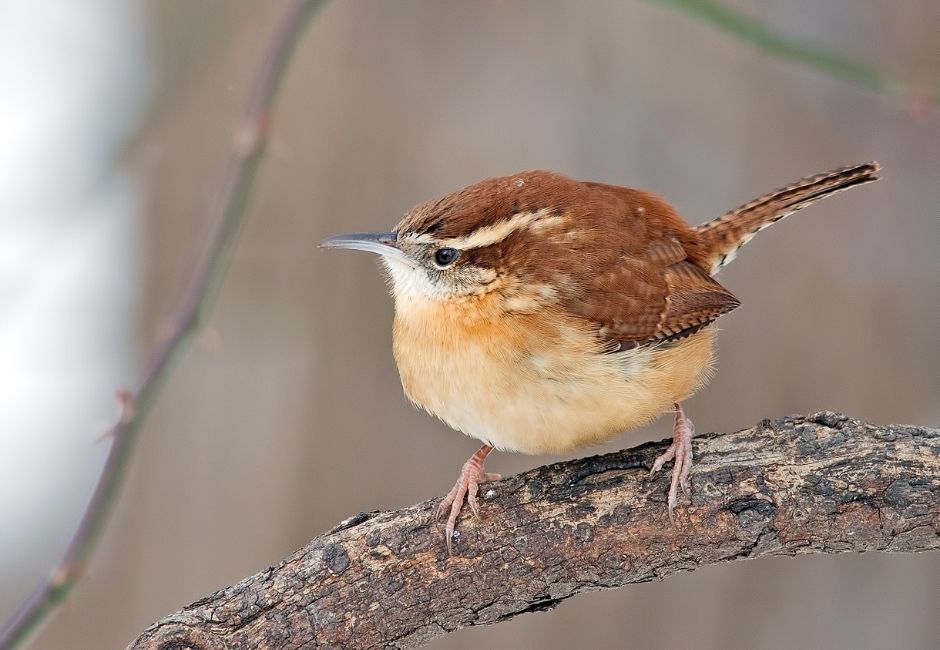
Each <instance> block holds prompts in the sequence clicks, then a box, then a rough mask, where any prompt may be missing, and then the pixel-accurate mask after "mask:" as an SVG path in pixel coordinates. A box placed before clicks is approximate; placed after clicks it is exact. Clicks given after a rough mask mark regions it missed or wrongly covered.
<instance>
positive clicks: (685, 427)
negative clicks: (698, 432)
mask: <svg viewBox="0 0 940 650" xmlns="http://www.w3.org/2000/svg"><path fill="white" fill-rule="evenodd" d="M675 406H676V426H675V428H674V429H673V431H672V444H671V445H670V446H669V449H667V450H666V451H665V452H664V453H662V454H661V455H659V456H657V458H656V460H655V461H654V462H653V469H652V470H650V476H652V475H653V474H655V473H656V472H658V471H659V470H660V469H662V466H663V465H664V464H665V463H666V462H667V461H670V460H672V459H673V458H675V459H676V462H675V464H674V465H673V467H672V483H671V484H670V486H669V499H668V501H667V504H668V509H669V519H670V520H672V521H673V522H675V520H676V519H675V514H674V511H675V509H676V500H677V499H678V497H679V488H680V487H681V488H682V491H683V492H684V493H685V494H688V493H689V470H690V469H691V468H692V436H693V435H695V427H694V426H692V421H691V420H690V419H689V418H687V417H685V413H683V412H682V407H681V406H679V404H676V405H675Z"/></svg>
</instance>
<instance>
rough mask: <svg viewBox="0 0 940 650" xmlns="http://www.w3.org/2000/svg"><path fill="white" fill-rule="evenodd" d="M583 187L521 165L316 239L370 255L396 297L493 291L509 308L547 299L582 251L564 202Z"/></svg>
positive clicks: (442, 297) (448, 297)
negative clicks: (378, 222)
mask: <svg viewBox="0 0 940 650" xmlns="http://www.w3.org/2000/svg"><path fill="white" fill-rule="evenodd" d="M583 193H584V192H583V189H582V184H581V183H578V182H576V181H572V180H570V179H568V178H565V177H563V176H559V175H557V174H552V173H549V172H542V171H534V172H522V173H519V174H515V175H513V176H507V177H502V178H493V179H489V180H485V181H481V182H479V183H477V184H475V185H471V186H469V187H466V188H464V189H462V190H458V191H457V192H454V193H452V194H449V195H447V196H445V197H443V198H441V199H439V200H436V201H428V202H426V203H423V204H421V205H419V206H417V207H416V208H414V209H413V210H411V211H410V212H408V214H406V215H405V218H404V219H402V221H401V222H400V223H399V224H398V225H397V226H396V227H395V230H393V231H391V232H384V233H352V234H348V235H339V236H336V237H331V238H330V239H327V240H326V241H324V242H323V243H322V244H320V245H321V247H324V248H347V249H354V250H363V251H368V252H371V253H376V254H378V255H379V256H380V257H381V259H382V262H383V263H384V264H385V266H386V267H387V268H388V271H389V274H390V276H391V279H392V293H393V295H394V296H395V299H396V302H401V301H403V300H409V299H421V300H434V301H442V302H447V301H454V300H464V299H466V298H468V297H471V296H481V295H485V294H488V293H491V292H493V291H499V292H501V293H502V294H503V295H504V296H505V297H506V298H507V300H513V301H514V302H512V303H511V304H510V305H509V307H513V306H515V307H523V306H524V304H525V303H527V302H532V298H531V297H537V296H542V297H543V298H550V297H551V295H552V294H553V293H554V291H555V286H556V284H557V282H559V281H561V280H562V278H561V277H560V276H562V275H566V271H568V270H571V269H572V263H577V257H578V256H579V255H580V254H581V253H582V252H583V251H582V250H581V249H582V248H583V247H584V244H586V243H587V242H586V241H585V239H586V238H585V237H583V236H580V235H583V234H586V233H584V232H582V231H581V230H580V229H579V228H577V227H573V226H574V225H575V224H574V223H573V222H572V219H573V218H574V215H573V213H572V210H571V209H570V208H571V207H572V206H573V205H577V204H578V203H579V201H581V202H583V198H584V197H583V196H582V195H583ZM579 233H580V235H579ZM587 239H589V238H587ZM523 296H530V298H524V297H523Z"/></svg>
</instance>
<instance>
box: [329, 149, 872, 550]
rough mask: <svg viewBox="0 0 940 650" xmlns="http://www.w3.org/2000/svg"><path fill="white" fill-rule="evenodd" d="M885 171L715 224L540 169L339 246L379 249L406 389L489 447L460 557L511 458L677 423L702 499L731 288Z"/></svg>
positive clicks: (802, 189) (475, 462) (841, 175)
mask: <svg viewBox="0 0 940 650" xmlns="http://www.w3.org/2000/svg"><path fill="white" fill-rule="evenodd" d="M879 171H880V166H879V165H878V163H876V162H868V163H863V164H858V165H851V166H847V167H842V168H840V169H835V170H833V171H829V172H824V173H820V174H816V175H813V176H807V177H805V178H803V179H801V180H799V181H797V182H795V183H792V184H790V185H787V186H786V187H783V188H781V189H778V190H775V191H772V192H769V193H767V194H764V195H763V196H761V197H759V198H757V199H755V200H753V201H751V202H749V203H746V204H744V205H742V206H740V207H738V208H737V209H734V210H732V211H730V212H727V213H726V214H723V215H721V216H719V217H718V218H716V219H713V220H711V221H707V222H705V223H703V224H701V225H698V226H692V225H689V224H688V223H687V222H686V221H685V220H684V219H683V218H682V217H681V216H680V215H679V214H678V213H677V211H676V210H675V209H674V208H673V207H672V206H671V205H670V204H668V203H667V202H666V201H665V200H663V199H662V198H660V197H659V196H657V195H656V194H653V193H651V192H647V191H643V190H638V189H631V188H627V187H620V186H617V185H609V184H604V183H597V182H588V181H579V180H574V179H571V178H568V177H566V176H563V175H560V174H556V173H553V172H548V171H539V170H536V171H523V172H519V173H516V174H513V175H510V176H502V177H497V178H490V179H487V180H483V181H480V182H478V183H475V184H473V185H470V186H468V187H465V188H463V189H461V190H458V191H456V192H453V193H451V194H448V195H446V196H444V197H442V198H439V199H436V200H431V201H427V202H425V203H422V204H420V205H418V206H417V207H415V208H413V209H412V210H410V211H409V212H407V213H406V214H405V216H404V218H403V219H402V220H401V221H400V222H399V223H398V225H397V226H395V228H394V230H392V231H390V232H369V233H351V234H345V235H338V236H335V237H331V238H329V239H326V240H324V241H323V242H322V243H321V247H323V248H338V249H353V250H361V251H367V252H370V253H375V254H377V255H378V256H379V258H380V260H381V262H382V264H383V265H384V267H385V269H386V270H387V272H388V276H389V278H390V282H389V285H390V292H391V294H392V296H393V298H394V305H395V316H394V323H393V328H392V343H393V345H392V347H393V352H394V358H395V361H396V364H397V366H398V370H399V375H400V378H401V383H402V386H403V388H404V392H405V395H406V396H407V397H408V399H409V400H410V401H411V402H413V403H414V404H415V405H417V406H418V407H421V408H423V409H425V410H426V411H428V412H429V413H430V414H432V415H435V416H437V417H438V418H440V419H441V420H442V421H443V422H444V423H446V424H447V425H449V426H450V427H451V428H453V429H455V430H456V431H459V432H462V433H464V434H466V435H468V436H471V437H473V438H476V439H477V440H479V441H480V442H482V446H481V447H480V448H479V449H478V450H477V451H476V452H475V453H474V454H473V455H472V456H471V457H470V458H469V459H468V460H467V462H466V463H464V465H463V467H462V468H461V470H460V473H459V476H458V479H457V482H456V483H455V484H454V487H453V488H452V489H451V490H450V492H449V493H448V494H447V495H446V496H445V497H444V498H443V500H442V501H441V502H440V505H439V508H438V513H437V516H438V519H442V518H443V516H444V515H447V521H446V524H445V530H444V532H445V540H446V545H447V551H448V554H452V552H453V548H452V539H453V537H454V533H455V529H456V525H457V519H458V516H459V515H460V513H461V511H462V509H463V507H464V504H465V503H466V504H467V505H469V507H470V509H471V510H472V512H473V513H474V514H475V515H477V516H479V506H478V502H477V495H478V492H479V489H480V485H482V484H485V483H488V482H491V481H495V480H498V479H499V478H500V476H499V474H494V473H490V472H487V471H486V469H485V466H484V463H485V460H486V458H487V457H488V456H489V454H490V453H491V452H492V451H493V450H494V449H498V450H505V451H512V452H520V453H524V454H563V453H566V452H569V451H571V450H574V449H577V448H580V447H585V446H589V445H593V444H597V443H602V442H606V441H608V440H611V439H613V438H615V437H616V436H618V435H620V434H622V433H624V432H627V431H630V430H631V429H635V428H637V427H639V426H642V425H645V424H648V423H650V422H652V421H653V420H655V419H656V418H658V417H660V416H661V415H663V414H664V413H667V412H669V411H672V412H673V413H674V415H675V418H674V426H673V438H672V444H671V445H670V446H669V448H668V449H667V450H666V451H665V452H664V453H662V454H661V455H659V456H658V457H657V458H656V459H655V460H654V462H653V464H652V467H651V471H650V474H651V475H653V474H655V473H656V472H658V471H659V470H660V469H661V468H662V467H663V466H664V465H665V463H667V462H669V461H673V469H672V474H671V481H670V485H669V490H668V497H667V510H668V514H669V517H670V519H672V520H673V521H675V520H674V517H675V508H676V505H677V503H678V494H679V490H680V488H681V490H682V491H683V493H686V494H687V493H688V492H689V472H690V469H691V467H692V444H691V440H692V436H693V435H694V426H693V424H692V422H691V420H690V419H689V418H688V417H687V416H686V415H685V413H684V411H683V408H682V402H684V401H685V400H687V399H688V398H689V397H690V396H692V395H693V394H694V393H695V392H696V391H698V390H699V389H700V388H702V387H703V386H704V385H705V384H706V383H707V382H708V380H709V379H710V378H711V376H712V374H713V365H714V361H715V334H716V331H715V321H716V320H717V319H718V318H719V317H720V316H722V315H723V314H726V313H728V312H730V311H731V310H733V309H735V308H736V307H738V306H739V305H740V302H739V300H738V299H737V298H736V297H735V296H734V294H732V293H731V292H730V291H729V290H728V289H726V288H725V287H724V286H722V285H721V284H720V283H719V282H718V280H717V279H716V275H717V274H718V272H719V271H720V270H721V269H722V268H723V267H724V266H726V265H727V264H729V263H730V262H731V261H732V260H734V259H735V257H736V255H737V253H738V251H739V249H740V248H741V247H742V246H743V245H744V244H746V243H747V242H748V241H749V240H750V239H751V238H752V237H753V236H754V235H755V234H757V233H758V232H759V231H761V230H763V229H764V228H767V227H768V226H770V225H771V224H773V223H776V222H777V221H779V220H780V219H783V218H784V217H786V216H788V215H790V214H792V213H794V212H796V211H798V210H800V209H802V208H805V207H807V206H809V205H811V204H813V203H816V202H817V201H819V200H821V199H823V198H825V197H828V196H831V195H833V194H836V193H838V192H842V191H844V190H847V189H850V188H853V187H856V186H859V185H864V184H867V183H870V182H872V181H875V180H877V179H878V178H879V177H878V172H879Z"/></svg>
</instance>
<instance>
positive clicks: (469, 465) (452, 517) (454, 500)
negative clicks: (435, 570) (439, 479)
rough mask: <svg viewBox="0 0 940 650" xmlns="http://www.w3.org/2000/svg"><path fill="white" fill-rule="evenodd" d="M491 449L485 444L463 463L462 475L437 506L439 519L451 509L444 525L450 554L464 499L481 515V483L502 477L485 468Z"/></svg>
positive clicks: (475, 512)
mask: <svg viewBox="0 0 940 650" xmlns="http://www.w3.org/2000/svg"><path fill="white" fill-rule="evenodd" d="M491 451H493V448H492V447H491V446H490V445H483V446H482V447H480V448H479V449H478V450H477V452H476V453H475V454H473V456H471V457H470V459H469V460H468V461H467V462H466V463H464V464H463V467H462V468H461V470H460V477H459V478H458V479H457V482H456V483H455V484H454V487H453V488H451V490H450V492H448V493H447V496H446V497H444V499H443V500H442V501H441V504H440V505H439V506H438V507H437V518H438V519H440V518H441V517H443V516H444V513H446V512H448V510H449V511H450V514H449V515H448V517H447V525H446V526H445V527H444V531H445V534H446V535H447V554H448V555H453V552H452V551H453V549H452V548H451V545H452V542H451V540H452V539H453V537H454V529H455V528H456V527H457V515H459V514H460V511H461V510H462V509H463V503H464V499H465V498H466V500H467V503H468V504H470V509H471V510H472V511H473V514H474V515H476V516H477V517H479V516H480V508H479V506H478V505H477V492H478V491H479V489H480V484H481V483H488V482H490V481H498V480H499V479H500V478H501V477H500V475H499V474H490V473H487V472H486V471H485V470H484V469H483V463H484V461H486V457H487V456H488V455H489V453H490V452H491Z"/></svg>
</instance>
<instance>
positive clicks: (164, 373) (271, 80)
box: [0, 0, 326, 650]
mask: <svg viewBox="0 0 940 650" xmlns="http://www.w3.org/2000/svg"><path fill="white" fill-rule="evenodd" d="M325 1H326V0H295V1H294V2H293V3H292V4H291V6H290V7H289V8H288V10H287V12H286V13H285V14H284V17H283V18H282V19H281V23H280V25H279V26H278V29H277V31H276V32H275V34H274V36H273V37H272V38H271V41H270V43H269V45H268V50H267V54H266V55H265V58H264V61H263V63H262V66H261V69H260V71H259V72H258V76H257V81H256V84H255V87H254V91H253V92H252V95H251V100H250V102H249V104H248V107H247V110H246V112H245V115H244V118H243V121H242V124H241V126H240V127H239V130H238V132H237V134H236V141H235V145H234V148H233V152H232V156H231V159H230V160H229V165H228V169H227V171H226V175H225V180H224V184H223V186H222V190H221V192H220V197H219V202H218V204H217V206H216V208H215V214H214V217H213V224H214V225H213V229H212V232H211V235H210V238H209V241H208V244H207V246H206V249H205V251H204V253H203V255H202V257H201V259H200V260H199V264H198V266H197V268H196V271H195V273H194V275H193V279H192V282H191V284H190V286H189V288H188V290H187V291H186V293H185V294H184V296H183V299H182V301H181V302H180V306H179V310H178V312H177V315H176V317H175V319H174V326H173V329H172V332H171V334H170V335H169V336H168V337H167V338H166V339H164V340H163V341H162V343H160V344H159V345H158V346H157V347H156V349H154V351H153V353H152V354H151V355H150V357H149V359H148V361H147V363H146V365H145V367H144V371H143V373H142V376H141V379H140V383H139V385H138V388H137V390H136V391H135V392H133V393H127V392H123V393H122V395H123V398H122V411H123V413H122V417H121V419H120V421H119V422H118V423H117V424H116V425H115V426H114V429H113V430H112V432H111V437H112V439H113V442H112V444H111V449H110V451H109V452H108V457H107V460H106V461H105V464H104V468H103V469H102V471H101V476H100V477H99V479H98V483H97V485H96V486H95V491H94V494H93V495H92V497H91V501H90V502H89V504H88V507H87V508H86V510H85V514H84V515H83V516H82V519H81V522H80V523H79V525H78V528H77V529H76V531H75V534H74V536H73V537H72V540H71V542H70V543H69V546H68V549H67V550H66V552H65V555H64V556H63V557H62V559H61V561H60V562H59V563H58V564H57V565H56V567H55V568H54V569H53V570H52V572H51V573H50V576H49V578H48V579H47V580H46V581H44V582H43V583H41V584H40V585H39V586H38V587H37V588H36V589H35V590H34V591H33V592H32V593H31V594H30V595H29V596H28V597H27V598H26V600H24V601H23V603H22V604H21V605H20V606H19V608H18V609H17V611H16V612H15V613H14V615H13V617H12V618H11V619H10V620H9V621H8V622H7V623H6V624H5V625H4V626H3V628H2V629H0V650H8V649H10V648H15V647H18V646H19V645H20V644H22V643H24V642H25V641H26V640H27V639H28V638H29V637H30V636H31V634H32V633H33V632H35V631H36V630H37V629H38V627H39V626H40V624H42V623H43V622H44V621H45V620H46V619H47V618H48V617H49V615H50V614H51V613H52V612H53V611H54V610H55V608H56V607H57V606H58V605H59V604H60V603H61V602H62V600H63V599H64V598H65V597H66V596H67V595H68V594H69V592H70V591H71V590H72V587H74V586H75V583H76V581H77V580H78V579H79V578H80V577H81V576H82V575H83V573H84V571H85V568H86V566H87V564H88V561H89V559H90V557H91V555H92V553H93V551H94V549H95V547H96V545H97V543H98V541H99V539H100V537H101V533H102V532H103V530H104V527H105V525H106V524H107V522H108V518H109V516H110V514H111V511H112V510H113V506H114V503H115V500H116V498H117V495H118V494H119V492H120V488H121V485H122V483H123V478H124V474H125V471H126V469H127V465H128V460H129V459H130V456H131V452H132V451H133V448H134V443H135V442H136V441H137V437H138V434H139V432H140V429H141V427H142V425H143V423H144V422H145V421H146V418H147V415H148V414H149V413H150V411H151V409H152V407H153V405H154V403H155V402H156V400H157V397H158V396H159V393H160V389H161V388H162V386H163V384H164V383H165V381H166V380H167V378H168V377H169V375H170V374H171V373H172V371H173V369H174V367H175V365H176V363H177V362H178V361H179V360H180V358H181V357H182V354H183V352H184V351H185V350H186V348H187V344H188V343H189V342H190V341H191V340H192V338H193V336H194V334H196V333H197V332H198V331H199V328H200V327H201V326H202V325H203V323H204V322H205V320H206V319H207V317H208V315H209V313H210V312H211V310H212V307H213V305H214V304H215V299H216V296H217V295H218V291H219V287H220V286H221V283H222V279H223V277H224V276H225V272H226V270H227V269H228V266H229V262H230V260H231V256H232V251H233V248H234V244H235V241H236V239H237V235H238V231H239V226H240V225H241V223H242V221H243V217H244V214H245V209H246V206H247V200H248V197H249V194H250V192H251V188H252V184H253V181H254V180H255V177H256V175H257V171H258V167H259V164H260V162H261V159H262V156H263V154H264V149H265V145H266V142H267V136H268V131H269V128H270V124H271V109H272V107H273V105H274V102H275V99H276V97H277V91H278V88H279V87H280V83H281V80H282V79H283V78H284V73H285V71H286V69H287V66H288V63H289V62H290V59H291V54H292V52H293V51H294V47H295V46H296V44H297V43H298V42H299V40H300V38H301V36H302V35H303V33H304V31H305V29H306V26H307V25H308V24H309V19H310V18H311V17H312V16H313V14H314V12H315V10H317V9H319V8H320V7H321V6H322V5H323V4H325Z"/></svg>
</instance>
